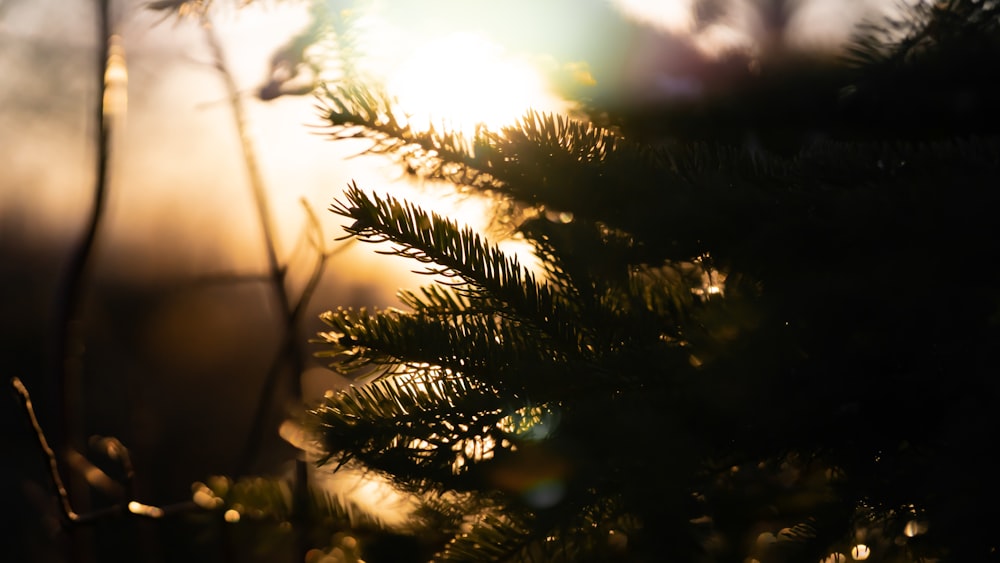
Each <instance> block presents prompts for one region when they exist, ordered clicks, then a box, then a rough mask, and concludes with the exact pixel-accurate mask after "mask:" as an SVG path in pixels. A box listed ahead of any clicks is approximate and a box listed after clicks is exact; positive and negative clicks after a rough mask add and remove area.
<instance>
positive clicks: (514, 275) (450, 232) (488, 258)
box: [332, 185, 586, 347]
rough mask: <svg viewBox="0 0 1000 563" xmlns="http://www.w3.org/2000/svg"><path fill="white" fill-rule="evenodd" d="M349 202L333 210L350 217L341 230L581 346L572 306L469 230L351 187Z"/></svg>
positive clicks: (516, 317)
mask: <svg viewBox="0 0 1000 563" xmlns="http://www.w3.org/2000/svg"><path fill="white" fill-rule="evenodd" d="M346 198H347V203H346V204H342V203H336V204H335V205H334V207H333V209H332V210H333V211H334V212H335V213H337V214H339V215H342V216H344V217H347V218H349V219H353V220H354V223H353V224H351V225H350V226H347V227H345V230H346V231H347V232H348V233H349V234H351V235H353V236H355V237H358V238H359V239H360V240H362V241H364V242H373V243H378V242H393V243H395V244H396V245H397V246H396V248H395V249H393V250H391V251H387V253H391V254H396V255H399V256H403V257H406V258H410V259H413V260H416V261H418V262H421V263H423V264H428V266H427V268H426V270H424V272H425V273H428V274H434V275H440V276H444V277H445V278H457V280H456V287H457V288H459V289H460V290H461V291H462V292H465V293H466V294H467V295H469V296H470V297H471V298H473V299H474V300H478V299H481V298H484V297H486V298H489V299H491V300H494V301H495V302H496V303H497V304H498V305H499V307H500V308H501V311H500V312H501V314H503V315H504V316H509V317H511V318H512V319H514V320H516V321H517V322H523V323H527V324H528V325H530V326H533V327H536V328H538V329H539V330H542V331H544V333H545V334H546V335H547V336H548V337H549V338H553V339H556V340H558V341H560V342H567V343H571V344H572V345H573V346H575V347H579V346H580V345H581V343H583V342H584V341H585V339H586V336H585V335H583V334H580V333H579V332H578V331H577V329H576V327H575V326H574V323H573V320H574V314H573V308H572V307H571V306H570V305H569V304H568V303H566V302H565V300H563V299H562V298H561V297H560V296H558V295H556V294H555V293H553V291H552V289H551V288H550V287H549V286H548V285H546V284H545V283H539V282H537V281H536V280H535V276H534V275H533V274H532V273H531V272H529V271H528V270H526V269H525V268H523V267H522V266H521V265H520V263H519V262H518V260H517V258H516V257H515V258H509V257H507V256H506V255H505V254H504V253H503V252H502V251H501V250H499V248H498V247H496V246H495V245H491V244H489V243H488V242H487V241H485V240H483V239H482V238H481V237H480V236H479V235H478V234H477V233H476V232H474V231H473V230H472V229H470V228H464V229H459V228H458V225H457V224H456V223H455V222H453V221H449V220H446V219H444V218H442V217H441V216H439V215H437V214H436V213H427V212H425V211H424V210H422V209H420V208H419V207H416V206H414V205H412V204H410V203H405V202H400V201H398V200H396V199H394V198H392V197H386V198H384V199H373V198H371V197H369V196H368V195H367V194H365V193H364V192H363V191H361V190H360V189H359V188H358V187H357V186H356V185H352V186H351V187H350V188H349V189H348V191H347V193H346Z"/></svg>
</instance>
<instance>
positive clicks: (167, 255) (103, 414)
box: [0, 0, 889, 561]
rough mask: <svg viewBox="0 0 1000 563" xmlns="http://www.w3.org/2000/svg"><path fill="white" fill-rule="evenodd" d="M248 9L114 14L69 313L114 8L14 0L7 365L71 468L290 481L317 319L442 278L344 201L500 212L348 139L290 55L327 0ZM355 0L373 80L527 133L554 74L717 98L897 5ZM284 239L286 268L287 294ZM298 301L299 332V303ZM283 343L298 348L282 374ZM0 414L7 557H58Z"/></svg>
mask: <svg viewBox="0 0 1000 563" xmlns="http://www.w3.org/2000/svg"><path fill="white" fill-rule="evenodd" d="M244 3H245V4H249V5H247V6H245V7H239V6H238V5H239V4H241V3H240V2H236V1H232V2H228V1H224V0H217V1H216V3H215V5H214V6H212V8H211V10H210V12H209V16H208V17H210V22H211V29H210V33H209V32H207V31H206V26H205V22H204V21H199V18H198V17H192V16H190V15H189V16H188V17H178V14H177V12H178V9H177V8H180V11H181V12H184V11H185V10H184V6H187V7H188V11H189V12H191V11H193V10H194V7H197V6H199V5H200V4H201V3H199V2H188V3H184V2H180V1H176V2H170V1H167V2H146V1H139V0H119V1H117V2H112V3H111V10H110V13H111V18H110V23H111V32H112V33H113V34H114V37H115V39H114V42H113V44H112V51H111V54H112V58H113V59H114V64H113V65H111V66H112V67H113V68H112V70H110V71H108V73H107V81H108V85H109V96H110V98H109V99H107V100H105V106H104V107H105V108H106V111H107V112H108V115H109V116H110V121H109V131H110V140H109V145H108V147H107V151H106V156H107V157H108V162H107V170H106V183H105V187H106V196H107V197H106V200H105V201H104V203H103V209H102V213H101V216H100V219H99V222H98V224H97V230H96V232H95V234H96V237H95V239H94V245H93V247H92V252H91V253H90V254H89V255H88V259H87V263H86V267H85V269H84V270H83V275H82V277H81V279H80V281H79V283H77V284H75V287H76V288H77V289H78V290H79V299H78V301H77V304H78V306H77V307H76V309H75V311H76V313H75V314H73V315H68V313H69V311H68V310H67V297H66V296H67V293H68V292H69V291H70V288H68V287H67V283H68V282H67V279H68V277H69V276H70V274H69V272H70V270H71V269H72V267H71V264H72V260H73V258H74V256H75V255H76V254H78V250H75V249H77V248H78V247H79V244H80V241H81V240H82V237H83V236H84V233H85V232H86V230H87V227H88V221H89V220H90V216H91V213H92V211H93V207H94V192H95V183H96V182H97V181H98V172H97V169H98V168H97V161H98V159H99V157H100V156H101V151H100V149H99V148H98V143H97V142H96V140H95V139H96V134H97V130H98V128H99V123H98V120H97V117H96V116H97V113H96V108H97V107H98V106H99V105H100V103H101V101H100V100H99V99H98V98H99V97H100V92H99V84H100V80H101V77H102V76H104V75H105V68H104V63H103V61H101V60H100V58H101V57H100V49H99V46H100V43H101V39H100V37H101V34H100V33H99V31H98V21H99V9H98V2H96V0H95V1H89V0H0V69H2V71H3V73H4V74H3V78H0V284H2V285H0V288H2V289H0V376H2V379H3V381H4V384H5V385H7V382H8V381H9V380H10V379H11V378H13V377H18V378H20V379H21V380H22V381H23V382H24V384H25V385H26V386H27V388H28V389H29V390H30V391H31V392H32V398H33V402H34V407H35V409H36V412H37V414H38V418H39V422H40V424H41V425H42V426H43V428H44V429H45V430H46V433H47V434H48V435H49V438H50V441H51V442H52V445H53V447H54V448H55V449H56V450H57V453H58V454H59V455H60V456H62V458H63V459H69V460H70V461H69V462H66V463H67V467H68V468H69V470H70V471H71V472H72V471H76V472H82V473H86V471H87V465H86V463H85V462H82V461H80V460H79V456H74V455H72V454H67V452H68V451H69V449H67V447H68V448H70V449H76V450H79V451H81V452H83V453H86V452H85V451H84V450H86V448H87V440H88V438H89V437H91V436H95V435H97V436H114V437H116V438H117V439H119V440H121V442H122V443H124V444H125V445H126V446H127V447H128V448H129V450H130V452H131V458H132V462H133V465H134V467H135V471H136V476H135V479H134V484H135V488H136V492H135V494H136V496H137V498H141V499H143V502H147V503H150V504H156V505H165V504H170V503H176V502H179V501H183V500H187V499H190V497H191V484H192V483H193V482H196V481H199V480H204V479H206V478H207V477H208V476H210V475H215V474H225V475H250V474H269V475H271V474H280V473H282V472H285V471H288V470H289V462H290V460H292V459H293V457H294V451H293V449H292V448H291V447H289V446H288V445H286V444H285V443H284V442H283V441H282V440H281V439H280V437H279V436H278V427H279V425H280V423H281V421H282V420H284V419H285V418H287V417H288V416H290V415H292V414H294V412H295V410H296V409H299V408H301V406H302V405H303V404H304V403H308V401H309V400H310V399H312V398H316V397H319V396H321V395H322V393H323V391H324V390H325V389H328V388H332V387H336V386H338V385H343V384H344V382H345V380H344V379H343V378H341V377H340V376H338V375H336V374H334V373H333V372H332V371H330V370H328V369H327V368H326V365H325V363H324V361H323V360H322V359H316V358H314V357H313V355H312V353H313V352H314V350H313V349H312V348H311V346H310V344H309V343H308V338H309V337H310V335H312V334H315V333H316V332H317V331H320V330H322V329H323V325H322V323H321V322H320V321H319V320H318V314H319V313H320V312H322V311H324V310H327V309H330V308H335V307H336V306H354V307H360V306H368V307H373V306H377V307H386V306H392V305H394V304H396V300H395V298H394V294H395V292H396V290H397V289H398V288H399V287H402V286H408V287H412V286H415V285H417V284H419V283H421V282H422V280H421V279H420V278H419V277H418V276H416V275H414V274H412V273H411V272H410V271H409V269H410V267H411V265H410V264H406V263H401V262H399V261H397V260H393V259H389V258H387V257H384V256H380V255H377V254H375V253H374V252H372V249H371V248H370V247H363V246H361V245H347V246H344V245H345V244H346V243H345V242H343V241H340V242H338V241H336V240H335V239H336V238H337V237H339V236H340V235H341V234H342V232H341V230H340V228H339V224H338V222H337V218H336V217H335V216H334V215H333V214H332V213H329V212H328V211H327V208H328V207H329V206H330V204H331V203H332V202H333V200H334V199H335V198H337V197H338V196H339V194H340V193H341V191H342V189H343V188H344V187H345V186H346V185H347V184H348V183H349V182H351V181H357V183H358V184H359V185H361V186H363V187H366V188H371V189H376V190H380V191H386V190H392V191H394V193H396V194H397V195H399V196H401V197H407V198H410V199H415V200H416V201H418V202H419V203H421V204H424V205H428V206H431V207H433V208H435V209H438V210H441V211H444V212H446V213H450V214H453V215H456V214H457V215H458V216H459V218H460V219H461V220H463V221H466V222H468V223H470V224H473V225H485V223H486V221H487V219H488V218H487V215H488V210H487V209H485V208H484V205H485V204H484V203H483V202H477V201H470V200H468V199H466V198H461V197H458V196H456V195H455V194H454V193H453V192H452V191H450V190H448V189H447V188H446V187H441V186H431V185H427V184H426V183H424V182H420V181H419V180H417V179H414V178H411V177H408V176H406V175H405V173H404V171H403V169H402V167H401V166H399V164H398V163H396V162H392V161H391V160H389V159H387V158H383V157H379V156H373V155H360V153H361V152H363V150H364V149H365V147H366V146H367V141H364V140H351V141H339V142H336V143H333V142H331V141H330V139H329V135H328V134H325V133H328V132H324V130H323V129H322V123H321V120H320V116H319V112H318V110H317V109H316V103H315V99H314V98H313V97H312V96H310V95H308V94H307V93H306V92H307V91H308V89H309V88H308V86H309V85H311V83H312V82H311V81H312V80H313V79H314V78H315V76H309V75H308V69H304V68H300V67H296V66H295V64H294V63H295V61H291V63H290V64H291V66H289V61H288V60H287V57H288V56H289V51H287V49H286V48H287V47H288V45H289V42H290V40H291V39H293V38H294V37H295V36H296V35H297V34H299V33H300V32H301V31H302V30H303V29H305V28H306V27H308V25H309V23H310V19H309V2H305V1H301V2H299V1H291V0H288V1H285V2H277V1H268V0H258V1H255V2H251V3H246V2H244ZM339 4H343V5H344V6H343V7H344V8H353V9H356V10H359V13H361V14H362V15H363V17H361V18H359V19H358V22H359V23H358V29H359V30H360V38H361V44H362V47H363V48H364V50H365V52H366V53H367V54H368V56H369V59H368V60H369V62H370V64H371V69H372V71H373V72H374V73H376V74H378V75H379V76H380V77H381V78H383V79H384V80H385V81H386V83H387V84H388V85H389V87H390V88H391V90H392V91H393V92H394V93H395V94H397V95H398V96H399V99H400V104H401V106H402V107H403V108H404V110H405V111H406V112H408V113H410V114H412V115H416V116H418V117H420V118H424V119H427V120H429V122H430V123H439V124H440V123H447V124H448V125H449V126H452V127H459V128H461V127H470V125H471V124H474V123H475V122H478V121H482V122H485V123H487V124H489V125H492V126H496V125H499V124H502V123H504V122H509V121H511V120H513V119H514V118H516V117H517V116H518V115H519V114H520V113H521V112H522V111H523V110H525V109H527V108H528V107H536V108H538V109H543V110H558V111H569V110H572V109H573V108H572V107H571V106H569V105H568V104H567V103H566V102H563V101H561V100H560V97H559V95H558V94H557V88H556V87H555V83H556V82H558V81H559V80H564V81H565V80H568V81H570V82H572V83H574V84H576V85H577V86H587V87H590V88H593V92H596V94H594V95H601V96H609V97H610V96H617V97H619V98H621V100H622V103H626V104H627V103H630V102H631V101H636V102H642V101H648V100H650V99H669V98H671V97H685V98H690V97H697V96H698V95H699V94H700V93H701V92H703V91H704V89H705V88H706V87H707V82H706V77H705V76H704V75H702V74H699V72H698V68H699V66H698V65H699V64H701V63H703V62H704V61H711V60H713V59H714V58H717V57H720V56H722V55H723V54H724V53H726V52H729V51H732V50H736V51H739V52H743V53H751V54H754V53H765V52H766V51H768V50H772V49H782V50H823V51H829V52H831V53H833V52H835V51H836V48H837V46H838V45H840V44H842V43H843V42H844V41H845V40H846V39H847V37H848V36H849V33H850V31H851V29H852V27H853V26H854V25H855V24H856V23H857V22H859V21H861V20H862V19H863V18H865V17H869V16H872V15H874V14H876V13H878V11H879V10H883V9H885V8H886V7H887V5H888V4H889V3H888V2H885V1H880V0H853V1H849V0H799V1H795V0H786V1H780V0H778V1H775V0H757V1H753V0H676V1H669V0H660V1H652V0H650V1H642V0H586V1H581V0H574V1H570V0H551V1H548V2H530V1H527V0H517V1H509V2H502V3H499V2H484V1H471V2H470V1H464V2H459V1H449V0H425V1H420V2H409V1H403V0H398V1H395V2H392V1H389V0H381V1H371V2H360V3H347V2H340V3H338V2H335V1H333V0H331V1H330V5H331V6H334V5H337V6H338V7H339ZM348 4H357V6H348ZM156 8H163V9H156ZM212 41H215V42H216V43H215V46H216V47H219V52H221V54H222V61H221V62H223V63H224V71H222V70H221V69H220V65H219V64H218V63H219V62H220V61H219V59H218V56H219V52H216V51H215V50H213V44H212ZM115 57H117V58H115ZM282 57H286V59H283V58H282ZM751 58H752V56H751ZM290 68H291V69H292V70H289V69H290ZM281 73H285V74H281ZM300 74H302V75H301V76H300ZM227 77H228V78H229V79H231V80H232V83H231V85H230V86H232V87H235V88H236V90H237V91H238V92H237V98H236V99H233V97H232V96H231V95H230V94H231V92H230V90H229V87H230V86H227V82H226V79H227ZM296 81H301V84H299V85H297V82H296ZM234 104H238V105H239V107H240V108H242V110H243V112H244V114H243V122H242V123H243V127H244V131H243V133H244V137H245V139H246V140H247V141H248V142H249V145H250V147H251V148H252V151H253V155H254V158H255V160H256V164H257V169H258V174H257V177H256V178H255V177H254V176H255V175H254V173H252V172H249V171H248V162H247V156H246V154H245V153H244V147H243V145H242V144H241V133H240V129H239V127H237V122H236V120H235V119H234ZM255 179H256V180H257V181H258V185H259V186H260V187H262V188H263V190H264V191H263V192H262V193H261V195H262V199H255V196H254V193H253V190H252V184H253V182H254V180H255ZM261 202H264V203H266V206H265V207H266V209H265V210H266V213H265V215H266V216H267V217H268V219H267V221H266V222H267V223H269V224H270V227H271V228H272V231H271V232H270V236H268V235H267V233H266V232H265V229H264V223H265V221H262V219H261V210H262V207H261ZM269 245H271V246H273V249H274V255H275V259H276V262H275V263H276V264H278V265H279V266H280V267H281V268H282V269H283V271H284V274H283V276H284V277H283V283H282V284H280V291H276V286H275V283H274V280H275V278H274V273H275V271H274V270H273V264H272V262H271V261H269V255H268V246H269ZM324 255H328V257H326V258H324ZM321 263H322V266H323V268H322V271H321V272H320V274H321V275H319V274H317V273H316V272H317V266H318V265H319V264H321ZM311 278H315V280H317V281H318V283H317V284H316V285H315V287H314V288H313V287H311V286H310V279H311ZM282 296H284V297H282ZM283 299H284V300H283ZM300 301H301V307H300V309H301V310H300V311H299V314H298V316H296V317H295V319H294V320H295V322H294V330H293V331H292V332H291V334H288V331H287V328H288V322H289V321H288V319H289V317H288V307H289V306H295V305H296V304H298V303H299V302H300ZM68 317H72V318H74V319H75V321H74V324H73V327H72V328H73V331H72V333H71V334H72V335H73V337H72V338H71V339H70V344H71V345H72V347H73V348H72V349H73V354H72V360H73V361H74V362H76V365H74V366H73V368H74V370H75V372H74V373H76V374H77V376H76V377H75V378H74V380H73V381H71V382H69V385H70V386H69V387H67V386H66V383H65V382H61V381H60V378H59V376H58V374H59V373H61V372H62V371H63V358H64V350H65V344H66V342H63V341H62V339H61V337H60V333H61V331H62V327H63V325H64V324H65V323H66V321H67V318H68ZM288 338H292V339H293V340H294V344H292V345H291V348H287V346H288V344H287V339H288ZM282 350H291V353H292V355H293V356H295V357H294V358H292V359H291V360H292V361H290V362H287V363H285V364H282V365H278V367H277V368H273V367H272V365H273V364H275V362H276V358H279V357H281V355H282ZM286 359H287V358H286ZM279 364H280V362H279ZM275 372H276V373H277V375H274V373H275ZM270 379H273V381H275V382H277V383H274V384H273V385H271V386H269V385H268V381H269V380H270ZM8 388H9V386H8ZM0 427H2V430H0V436H2V440H3V444H2V445H0V448H2V449H0V451H2V452H3V456H2V457H3V461H2V463H0V490H2V497H0V499H2V500H3V507H4V509H3V510H0V519H2V522H0V530H3V532H2V534H4V535H5V536H8V535H9V536H8V537H9V538H10V541H5V542H4V544H5V545H9V546H14V547H12V548H11V549H12V550H13V551H12V552H11V554H10V557H11V558H10V559H8V558H7V555H6V554H0V559H2V560H4V561H7V560H10V561H58V560H62V558H63V557H64V556H65V552H64V551H63V549H62V547H61V546H60V545H59V543H58V541H57V536H58V534H57V532H58V528H57V521H56V520H55V518H56V517H57V514H58V513H57V511H56V504H55V495H54V494H53V491H52V486H51V483H50V482H49V480H48V479H47V477H46V473H45V471H46V467H45V463H44V458H43V457H42V455H41V453H40V452H39V450H38V447H37V443H36V440H35V436H34V434H33V432H32V430H31V428H30V425H29V424H28V422H27V418H26V416H25V413H24V411H23V409H22V408H21V407H20V406H19V403H18V401H17V398H16V396H15V395H14V394H13V393H8V394H7V395H5V396H4V399H3V400H2V402H0ZM67 455H68V457H67ZM73 459H76V460H77V462H76V463H75V464H74V463H73V461H72V460H73ZM71 492H73V491H72V487H71ZM90 500H91V501H93V502H94V504H97V505H100V501H101V499H100V498H97V499H90ZM81 502H82V503H83V504H81V506H84V505H86V504H87V503H88V501H86V500H82V499H81ZM146 533H147V535H148V536H149V537H147V539H146V540H144V541H146V542H147V543H146V544H144V545H153V546H155V549H151V550H148V552H146V553H143V554H141V556H139V555H137V554H122V557H123V560H154V561H166V560H174V559H178V558H181V557H189V556H190V553H193V552H195V551H196V550H195V549H194V548H191V547H170V542H167V541H166V540H164V539H163V537H164V536H162V535H157V534H158V532H155V531H153V532H150V531H149V530H147V532H146ZM150 538H151V539H150ZM94 541H96V542H98V543H100V541H102V540H101V539H100V537H98V538H97V539H96V540H94ZM105 541H109V542H113V541H114V539H113V538H112V539H108V540H105ZM149 542H151V543H149ZM192 545H194V541H193V540H192ZM99 552H100V550H97V551H95V553H99ZM133 557H134V558H133ZM79 560H94V559H92V558H90V556H87V555H81V556H79ZM204 560H213V559H212V558H211V557H208V556H206V558H205V559H204Z"/></svg>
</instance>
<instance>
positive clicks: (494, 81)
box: [388, 32, 555, 136]
mask: <svg viewBox="0 0 1000 563" xmlns="http://www.w3.org/2000/svg"><path fill="white" fill-rule="evenodd" d="M388 90H389V92H390V94H392V95H394V96H396V97H398V98H399V110H400V112H401V113H402V114H404V115H406V116H407V117H408V118H409V120H410V123H411V125H412V126H414V128H416V129H418V130H427V129H429V128H430V127H434V128H438V129H442V128H443V129H445V130H452V131H460V132H462V133H464V134H466V135H468V136H471V135H472V134H473V133H474V132H475V129H476V127H477V125H484V126H486V127H487V128H489V129H497V128H499V127H501V126H503V125H507V124H510V123H512V122H514V121H515V120H516V119H517V118H519V117H521V116H522V115H523V114H524V113H525V111H526V110H528V109H531V108H537V109H541V110H545V109H549V108H551V107H552V106H554V105H555V96H554V95H553V94H552V93H551V92H549V91H548V89H547V87H546V86H545V82H544V80H543V79H542V77H541V74H540V73H539V71H538V70H537V69H536V68H535V67H533V66H532V65H531V64H529V63H528V62H526V61H524V60H520V59H517V58H515V57H512V56H510V55H507V54H506V53H505V52H504V50H503V48H502V47H501V46H500V45H498V44H496V43H493V42H491V41H489V40H488V39H486V38H484V37H483V36H481V35H478V34H475V33H468V32H459V33H452V34H450V35H445V36H443V37H440V38H437V39H432V40H430V41H428V42H427V43H426V44H424V45H423V46H422V47H420V48H418V49H417V50H416V51H415V52H413V54H412V55H411V56H410V57H409V58H408V59H407V61H406V62H405V63H404V64H403V65H402V66H401V67H400V68H399V69H397V71H396V72H395V73H393V75H392V76H391V77H390V79H389V82H388Z"/></svg>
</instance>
